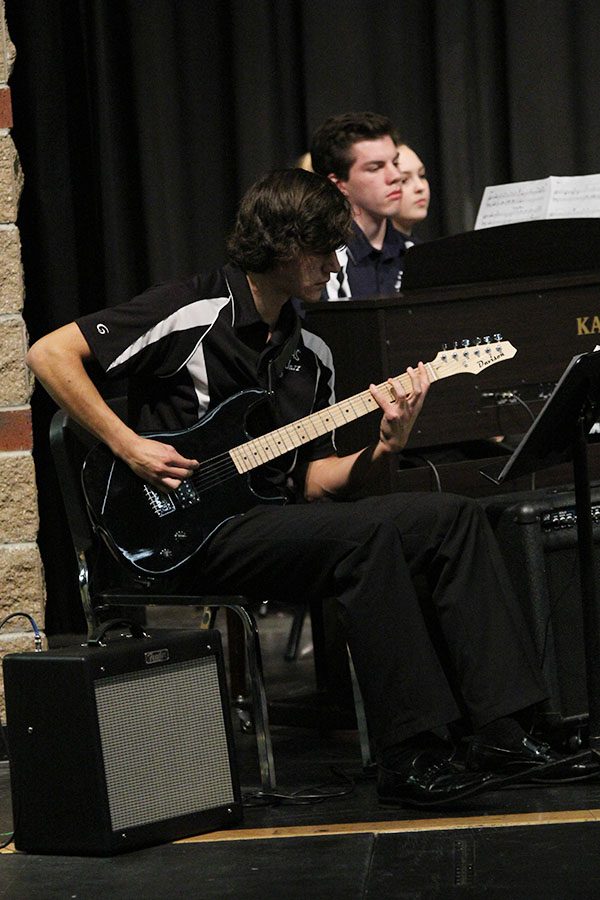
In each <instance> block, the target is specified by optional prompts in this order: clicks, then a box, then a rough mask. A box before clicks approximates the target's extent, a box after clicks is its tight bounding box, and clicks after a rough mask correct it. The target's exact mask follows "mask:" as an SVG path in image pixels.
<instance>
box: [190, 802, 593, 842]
mask: <svg viewBox="0 0 600 900" xmlns="http://www.w3.org/2000/svg"><path fill="white" fill-rule="evenodd" d="M598 821H600V809H576V810H561V811H559V812H536V813H511V814H510V815H495V816H465V817H462V818H461V817H457V818H444V819H406V820H404V821H393V820H392V821H385V822H349V823H344V824H340V825H335V824H332V825H290V826H288V827H279V828H249V829H238V830H236V831H214V832H212V833H209V834H201V835H198V836H197V837H189V838H184V839H183V840H181V841H175V843H178V844H189V843H199V842H202V843H205V842H206V843H208V842H211V841H255V840H269V839H272V838H295V837H320V836H321V835H330V834H365V833H366V834H402V833H404V832H417V831H452V830H457V829H464V828H515V827H516V826H519V825H528V826H533V825H569V824H574V823H577V822H598Z"/></svg>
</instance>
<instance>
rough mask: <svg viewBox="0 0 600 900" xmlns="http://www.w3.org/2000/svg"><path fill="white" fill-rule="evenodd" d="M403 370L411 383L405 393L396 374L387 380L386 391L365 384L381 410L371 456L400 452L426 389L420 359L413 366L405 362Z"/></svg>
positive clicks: (419, 408)
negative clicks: (417, 363)
mask: <svg viewBox="0 0 600 900" xmlns="http://www.w3.org/2000/svg"><path fill="white" fill-rule="evenodd" d="M406 371H407V374H408V375H409V377H410V380H411V384H412V387H411V390H410V391H409V392H408V393H407V392H406V391H405V390H404V388H403V387H402V384H401V382H400V380H399V379H398V378H390V379H389V380H388V385H389V391H388V390H383V389H380V388H378V387H377V386H376V385H374V384H372V385H371V386H370V387H369V390H370V391H371V395H372V396H373V398H374V399H375V400H376V401H377V404H378V405H379V406H380V407H381V409H382V411H383V416H382V419H381V423H380V425H379V443H378V445H377V447H376V448H375V451H374V453H373V459H376V458H377V457H378V456H380V455H382V454H384V453H400V451H402V450H403V449H404V448H405V446H406V443H407V441H408V438H409V436H410V433H411V431H412V429H413V426H414V424H415V422H416V420H417V417H418V415H419V413H420V412H421V409H422V408H423V403H424V401H425V397H426V396H427V391H428V390H429V378H428V376H427V370H426V368H425V366H424V364H423V363H422V362H420V363H419V365H418V366H417V368H416V369H413V368H412V367H410V366H409V368H408V369H407V370H406ZM390 394H391V396H390Z"/></svg>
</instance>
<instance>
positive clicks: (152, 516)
mask: <svg viewBox="0 0 600 900" xmlns="http://www.w3.org/2000/svg"><path fill="white" fill-rule="evenodd" d="M495 337H496V340H495V341H492V340H491V339H485V341H486V342H483V343H479V344H475V345H467V346H460V347H456V348H454V349H450V350H443V351H441V352H440V353H438V355H437V356H436V357H435V359H434V360H433V361H432V362H429V363H427V364H426V367H427V372H428V375H429V379H430V381H431V382H434V381H438V380H439V379H440V378H448V377H449V376H450V375H459V374H460V373H461V372H467V373H471V374H473V375H476V374H478V373H479V372H482V371H483V370H484V369H487V368H488V366H492V365H494V364H495V363H498V362H502V361H503V360H507V359H511V358H512V357H513V356H514V355H515V353H516V352H517V351H516V350H515V348H514V347H513V346H512V345H511V344H510V343H509V342H508V341H503V340H502V339H501V337H500V335H496V336H495ZM464 343H465V344H467V342H466V341H465V342H464ZM400 381H401V383H402V385H403V387H404V389H405V390H406V391H407V392H408V391H409V390H410V387H411V382H410V378H409V377H408V375H407V374H404V375H401V376H400ZM379 387H380V388H383V389H387V390H389V384H388V382H384V383H383V384H381V385H379ZM267 396H268V395H267V394H266V393H265V392H264V391H261V390H246V391H242V392H240V393H239V394H236V395H234V396H233V397H230V398H229V399H228V400H226V401H225V402H223V403H221V404H220V405H219V406H218V407H216V408H215V409H214V410H212V411H211V412H210V413H208V414H207V415H206V416H204V417H203V418H202V419H201V420H200V421H199V422H198V424H197V425H194V426H193V427H192V428H189V429H187V430H185V431H178V432H169V433H165V434H148V435H145V436H146V437H149V438H153V439H155V440H158V441H162V442H164V443H167V444H171V445H172V446H173V447H175V449H176V450H177V451H178V452H179V453H181V455H182V456H185V457H187V458H188V459H198V460H200V466H199V468H198V469H197V470H196V471H195V472H194V474H193V475H192V476H191V477H190V478H186V479H185V480H184V481H182V483H181V485H180V486H179V487H178V488H177V489H176V490H172V491H169V492H168V493H162V492H161V491H158V490H157V489H156V488H155V487H153V486H152V485H151V484H149V483H148V482H145V481H143V480H142V479H141V478H139V477H138V476H137V475H135V474H134V473H133V472H132V471H131V469H130V468H129V467H128V466H127V465H126V464H125V463H123V462H122V461H121V460H120V459H117V458H116V457H115V456H113V454H112V453H111V451H110V450H109V449H108V447H106V446H105V445H104V444H98V445H97V446H96V447H94V448H93V449H92V450H91V451H90V452H89V454H88V456H87V458H86V460H85V463H84V466H83V471H82V482H83V489H84V493H85V497H86V501H87V504H88V509H89V513H90V516H91V519H92V522H93V523H94V526H95V528H96V530H97V531H98V532H99V533H100V534H101V535H102V537H103V538H104V540H105V541H106V543H107V545H108V547H109V548H110V550H111V551H112V553H113V554H114V555H115V556H116V557H117V558H118V559H120V560H122V561H124V562H126V563H128V564H129V565H130V566H132V567H133V568H134V569H136V570H137V571H138V572H146V573H151V574H160V573H166V572H170V571H172V570H173V569H175V568H177V567H178V566H180V565H181V564H182V563H183V562H185V561H186V560H187V559H189V558H190V557H191V556H192V555H193V554H194V553H196V552H197V550H199V549H200V547H201V546H202V544H203V543H204V542H205V541H206V539H207V538H208V537H209V535H210V534H211V533H212V532H213V531H214V530H215V528H216V527H217V526H218V525H220V524H221V523H222V522H224V521H225V520H227V519H229V518H231V517H232V516H234V515H237V514H238V513H243V512H246V511H247V510H249V509H250V508H251V507H253V506H256V505H257V504H258V503H284V502H285V497H284V496H283V495H282V494H281V493H280V492H276V491H275V488H274V487H273V485H270V484H269V483H268V482H267V481H266V480H265V479H262V481H261V480H260V478H259V477H258V476H259V475H260V471H256V472H255V470H260V467H261V466H262V465H264V464H265V463H268V462H270V461H271V460H273V459H276V458H277V457H280V456H283V455H284V454H285V453H287V452H289V451H291V450H295V449H296V448H298V447H300V446H302V445H303V444H307V443H309V442H310V441H311V440H313V439H314V438H316V437H318V436H320V435H323V434H327V433H328V432H330V431H333V430H334V429H335V428H340V427H341V426H342V425H345V424H346V423H348V422H353V421H354V420H355V419H358V418H360V417H361V416H364V415H366V413H369V412H372V411H373V410H375V409H377V404H376V402H375V400H374V399H373V397H372V396H371V393H370V392H369V391H368V390H367V391H363V392H362V393H360V394H356V395H355V396H353V397H350V398H348V399H347V400H344V401H343V402H341V403H336V404H334V405H333V406H329V407H327V409H324V410H321V411H320V412H315V413H312V414H311V415H309V416H305V417H304V418H303V419H299V420H298V421H296V422H291V423H290V424H289V425H286V426H284V427H282V428H277V429H275V430H274V431H270V432H268V433H267V434H263V435H262V436H260V437H250V435H249V433H248V420H249V417H250V414H251V413H252V411H253V409H254V408H255V407H256V406H257V404H261V403H264V402H265V400H266V398H267Z"/></svg>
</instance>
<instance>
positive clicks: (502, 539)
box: [481, 485, 600, 725]
mask: <svg viewBox="0 0 600 900" xmlns="http://www.w3.org/2000/svg"><path fill="white" fill-rule="evenodd" d="M591 495H592V515H593V520H594V526H593V534H594V559H595V570H596V583H597V585H598V587H599V589H600V554H599V550H598V543H599V542H600V486H597V485H592V489H591ZM481 502H482V503H483V505H484V506H485V507H486V509H487V512H488V516H489V518H490V521H491V522H492V525H493V527H494V529H495V532H496V537H497V538H498V541H499V543H500V548H501V549H502V551H503V554H504V557H505V559H506V562H507V565H508V570H509V572H510V575H511V577H512V581H513V584H514V587H515V590H516V592H517V595H518V597H519V599H520V601H521V604H522V607H523V611H524V614H525V617H526V619H527V621H528V622H529V625H530V628H531V634H532V637H533V640H534V644H535V648H536V652H537V656H538V661H539V663H540V665H541V667H542V669H543V671H544V674H545V676H546V681H547V684H548V689H549V692H550V698H549V700H548V701H547V702H546V703H545V704H544V709H543V713H544V715H545V717H546V718H547V719H548V720H549V721H550V722H551V723H552V724H556V725H563V724H565V723H568V722H570V721H573V722H576V721H578V720H583V719H585V718H586V717H587V713H588V702H587V687H586V663H585V645H584V632H583V615H582V606H581V587H580V577H579V558H578V550H577V513H576V509H575V495H574V493H573V492H572V491H570V490H565V489H556V490H550V489H546V490H543V491H542V490H540V491H530V492H529V493H520V494H506V495H504V496H500V497H495V498H493V499H488V498H486V499H485V500H482V501H481Z"/></svg>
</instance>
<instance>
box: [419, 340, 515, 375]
mask: <svg viewBox="0 0 600 900" xmlns="http://www.w3.org/2000/svg"><path fill="white" fill-rule="evenodd" d="M516 352H517V351H516V348H515V347H513V345H512V344H511V343H510V341H505V340H503V339H502V335H501V334H494V335H492V336H489V335H488V336H487V337H483V338H479V337H478V338H475V340H473V341H471V340H468V339H465V340H462V341H454V342H453V343H452V345H451V346H449V345H444V347H443V349H442V350H440V352H439V353H438V354H437V356H436V357H435V359H434V360H433V362H432V363H431V365H432V367H433V369H434V370H436V369H438V368H439V369H440V370H441V371H440V372H438V377H439V376H441V374H442V372H443V371H444V370H447V369H448V368H449V369H451V370H452V371H453V373H458V372H468V373H470V374H471V375H478V374H479V372H482V371H483V370H484V369H487V367H488V366H493V365H495V364H496V363H498V362H504V360H507V359H512V358H513V356H514V355H515V354H516Z"/></svg>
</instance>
